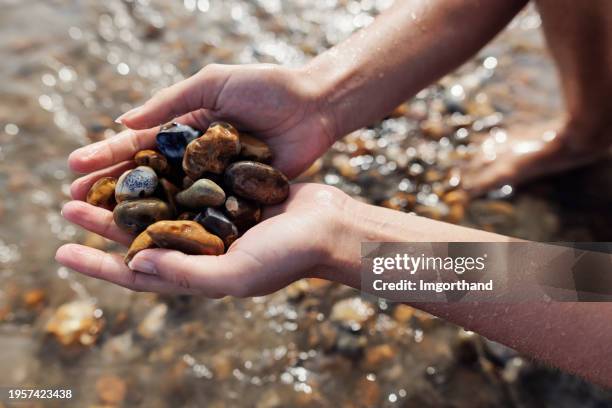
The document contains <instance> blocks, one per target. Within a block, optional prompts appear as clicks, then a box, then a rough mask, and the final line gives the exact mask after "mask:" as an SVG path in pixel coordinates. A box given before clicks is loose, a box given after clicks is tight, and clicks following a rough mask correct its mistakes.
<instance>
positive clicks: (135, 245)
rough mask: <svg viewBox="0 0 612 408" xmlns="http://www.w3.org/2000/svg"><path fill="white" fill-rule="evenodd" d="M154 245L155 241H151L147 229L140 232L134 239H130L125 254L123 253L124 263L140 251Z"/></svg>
mask: <svg viewBox="0 0 612 408" xmlns="http://www.w3.org/2000/svg"><path fill="white" fill-rule="evenodd" d="M155 247H156V245H155V242H153V240H152V239H151V237H150V236H149V234H148V233H147V231H142V232H141V233H140V234H138V236H137V237H136V238H135V239H134V241H132V244H131V245H130V248H129V249H128V251H127V254H126V255H125V263H126V264H127V263H129V262H130V261H131V260H132V258H134V256H136V254H137V253H139V252H140V251H142V250H145V249H150V248H155Z"/></svg>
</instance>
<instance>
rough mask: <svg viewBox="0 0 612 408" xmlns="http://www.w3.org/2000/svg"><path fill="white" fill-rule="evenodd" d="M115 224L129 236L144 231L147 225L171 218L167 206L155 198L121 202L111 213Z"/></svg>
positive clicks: (170, 212)
mask: <svg viewBox="0 0 612 408" xmlns="http://www.w3.org/2000/svg"><path fill="white" fill-rule="evenodd" d="M113 218H114V220H115V224H117V226H118V227H119V228H121V229H122V230H124V231H126V232H129V233H131V234H138V233H140V232H142V231H144V230H145V229H146V228H147V227H148V226H149V225H151V224H153V223H155V222H157V221H161V220H168V219H171V218H172V211H171V210H170V207H169V206H168V204H166V203H165V202H163V201H162V200H159V199H157V198H147V199H143V200H133V201H123V202H121V203H119V204H118V205H117V206H116V207H115V210H114V211H113Z"/></svg>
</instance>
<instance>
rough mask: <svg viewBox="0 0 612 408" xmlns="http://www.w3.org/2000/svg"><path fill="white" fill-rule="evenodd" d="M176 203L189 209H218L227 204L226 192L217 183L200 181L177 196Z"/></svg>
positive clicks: (205, 180) (206, 180)
mask: <svg viewBox="0 0 612 408" xmlns="http://www.w3.org/2000/svg"><path fill="white" fill-rule="evenodd" d="M176 201H177V202H178V203H179V204H180V205H182V206H184V207H187V208H195V209H198V208H204V207H209V206H211V207H218V206H220V205H223V203H224V202H225V192H224V191H223V189H222V188H221V187H219V185H217V183H215V182H214V181H212V180H208V179H200V180H198V181H196V182H195V183H193V185H192V186H191V187H189V188H188V189H187V190H184V191H181V192H180V193H178V194H177V195H176Z"/></svg>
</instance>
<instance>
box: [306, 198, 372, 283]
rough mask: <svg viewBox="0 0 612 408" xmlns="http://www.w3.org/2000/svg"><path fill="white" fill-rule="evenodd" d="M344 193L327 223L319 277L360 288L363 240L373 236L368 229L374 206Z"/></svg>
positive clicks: (318, 270) (318, 271)
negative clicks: (370, 212)
mask: <svg viewBox="0 0 612 408" xmlns="http://www.w3.org/2000/svg"><path fill="white" fill-rule="evenodd" d="M338 191H339V190H338ZM340 194H342V196H343V197H342V199H341V200H339V203H341V204H340V205H338V206H337V207H336V208H337V209H336V211H335V212H334V213H332V214H331V217H329V219H328V222H327V223H326V227H325V228H326V231H325V237H326V239H325V245H324V250H323V251H322V252H323V253H324V256H323V257H322V262H321V263H320V265H319V267H318V268H317V276H316V277H319V278H322V279H326V280H330V281H334V282H339V283H342V284H345V285H348V286H352V287H355V288H358V287H359V285H360V280H361V277H360V268H361V242H363V241H368V240H370V239H371V238H372V236H371V234H370V232H368V228H370V227H369V225H370V222H371V221H370V215H369V214H368V213H369V208H368V207H370V206H368V205H367V204H364V203H362V202H360V201H358V200H356V199H354V198H352V197H350V196H349V195H347V194H345V193H343V192H340ZM364 222H365V223H364Z"/></svg>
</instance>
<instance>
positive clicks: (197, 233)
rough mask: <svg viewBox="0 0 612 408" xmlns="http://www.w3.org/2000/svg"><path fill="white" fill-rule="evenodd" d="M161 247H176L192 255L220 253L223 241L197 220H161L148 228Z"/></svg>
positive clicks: (154, 240)
mask: <svg viewBox="0 0 612 408" xmlns="http://www.w3.org/2000/svg"><path fill="white" fill-rule="evenodd" d="M147 232H148V233H149V235H150V236H151V238H152V239H153V242H155V244H157V246H159V247H160V248H168V249H175V250H177V251H181V252H184V253H186V254H191V255H220V254H222V253H223V251H224V246H223V241H222V240H221V238H219V237H217V236H216V235H213V234H211V233H209V232H208V231H206V229H205V228H204V227H203V226H201V225H200V224H198V223H197V222H195V221H160V222H157V223H155V224H153V225H151V226H149V227H148V228H147Z"/></svg>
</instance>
